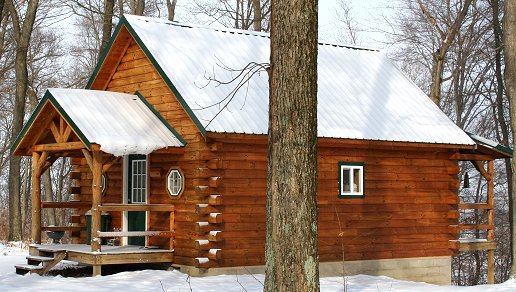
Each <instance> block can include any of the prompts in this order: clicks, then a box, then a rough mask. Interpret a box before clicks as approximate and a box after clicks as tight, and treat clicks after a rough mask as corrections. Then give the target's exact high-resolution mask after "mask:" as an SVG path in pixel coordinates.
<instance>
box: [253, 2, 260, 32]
mask: <svg viewBox="0 0 516 292" xmlns="http://www.w3.org/2000/svg"><path fill="white" fill-rule="evenodd" d="M253 28H254V30H255V31H262V7H261V3H260V0H253Z"/></svg>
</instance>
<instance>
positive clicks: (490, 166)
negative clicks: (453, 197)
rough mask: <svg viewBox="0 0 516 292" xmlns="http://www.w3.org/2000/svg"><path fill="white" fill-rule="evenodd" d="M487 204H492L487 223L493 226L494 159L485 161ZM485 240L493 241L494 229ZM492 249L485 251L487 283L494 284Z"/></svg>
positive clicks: (489, 231)
mask: <svg viewBox="0 0 516 292" xmlns="http://www.w3.org/2000/svg"><path fill="white" fill-rule="evenodd" d="M487 204H488V205H489V206H492V207H491V209H489V210H488V211H487V224H488V225H493V226H494V161H493V160H490V161H488V163H487ZM487 240H488V241H494V240H495V235H494V229H489V230H488V231H487ZM494 252H495V251H494V249H490V250H488V251H487V283H488V284H494Z"/></svg>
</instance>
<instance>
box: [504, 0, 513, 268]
mask: <svg viewBox="0 0 516 292" xmlns="http://www.w3.org/2000/svg"><path fill="white" fill-rule="evenodd" d="M503 24H504V25H503V26H504V34H503V43H504V55H505V89H506V92H507V95H508V96H509V102H510V110H511V130H512V133H516V1H512V0H506V1H505V12H504V22H503ZM512 145H513V147H514V145H516V135H514V134H513V135H512ZM514 149H516V148H514ZM515 154H516V152H515V153H513V156H515ZM512 169H513V170H514V169H516V159H514V158H513V159H512ZM515 179H516V172H514V171H513V176H512V180H513V182H514V180H515ZM515 185H516V184H513V185H512V186H513V189H512V192H511V197H510V202H509V206H510V210H509V213H511V214H512V212H514V209H513V207H514V202H515V200H516V190H515V189H514V188H515ZM515 219H516V216H514V215H512V216H511V223H512V224H511V253H512V268H511V277H512V278H515V277H516V243H515V240H516V234H515V232H516V230H515V227H516V222H515Z"/></svg>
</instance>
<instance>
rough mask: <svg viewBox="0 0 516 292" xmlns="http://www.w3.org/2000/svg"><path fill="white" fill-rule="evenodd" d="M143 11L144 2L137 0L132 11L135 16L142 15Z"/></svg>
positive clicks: (143, 0)
mask: <svg viewBox="0 0 516 292" xmlns="http://www.w3.org/2000/svg"><path fill="white" fill-rule="evenodd" d="M144 10H145V0H137V1H136V9H135V11H134V14H135V15H143V12H144Z"/></svg>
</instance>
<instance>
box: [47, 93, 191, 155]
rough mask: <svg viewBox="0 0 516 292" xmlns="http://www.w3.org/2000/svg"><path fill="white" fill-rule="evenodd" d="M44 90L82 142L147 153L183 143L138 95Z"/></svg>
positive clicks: (108, 150) (114, 151)
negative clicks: (82, 139)
mask: <svg viewBox="0 0 516 292" xmlns="http://www.w3.org/2000/svg"><path fill="white" fill-rule="evenodd" d="M48 92H49V93H50V94H51V96H52V97H53V98H54V99H55V101H56V102H57V103H58V106H60V107H61V108H62V110H63V111H64V112H65V113H66V115H68V118H69V119H70V120H71V122H73V123H74V124H75V128H74V130H75V131H80V133H81V135H82V136H83V137H84V138H85V139H87V141H83V142H85V143H96V144H99V145H100V149H101V150H102V151H104V152H106V153H110V154H113V155H115V156H122V155H126V154H148V153H151V152H152V151H154V150H157V149H161V148H165V147H181V146H184V144H185V143H184V141H183V140H182V138H181V137H180V136H179V135H178V134H177V133H175V131H174V130H173V129H172V128H171V127H170V125H168V123H167V122H166V121H165V120H163V119H162V118H160V117H159V116H157V115H156V114H157V112H153V109H152V108H151V107H149V105H148V104H146V102H144V101H143V100H142V99H141V98H140V97H139V96H138V95H132V94H125V93H118V92H110V91H97V90H86V89H57V88H51V89H48ZM72 127H73V126H72ZM78 134H79V133H78ZM81 135H79V136H81Z"/></svg>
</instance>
